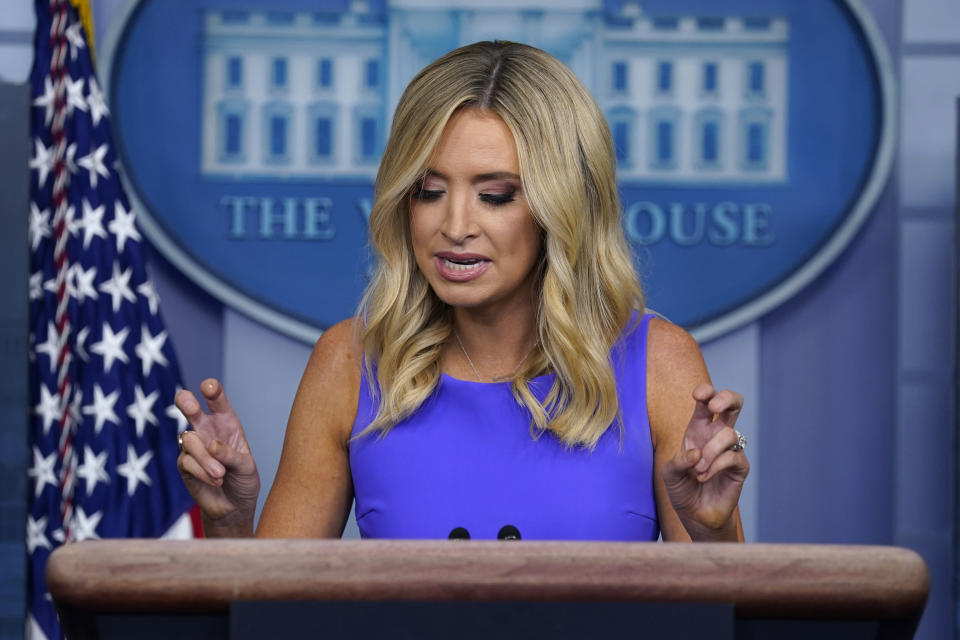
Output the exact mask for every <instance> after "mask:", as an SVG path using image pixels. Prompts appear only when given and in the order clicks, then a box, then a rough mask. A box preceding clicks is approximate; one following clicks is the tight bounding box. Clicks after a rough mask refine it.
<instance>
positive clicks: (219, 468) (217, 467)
mask: <svg viewBox="0 0 960 640" xmlns="http://www.w3.org/2000/svg"><path fill="white" fill-rule="evenodd" d="M207 471H209V472H210V474H211V475H213V476H215V477H217V478H219V477H220V476H222V475H223V471H224V469H223V465H222V464H217V463H212V464H211V465H210V466H209V467H207Z"/></svg>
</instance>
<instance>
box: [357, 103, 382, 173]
mask: <svg viewBox="0 0 960 640" xmlns="http://www.w3.org/2000/svg"><path fill="white" fill-rule="evenodd" d="M354 121H355V131H356V138H355V140H356V142H355V143H354V159H355V161H356V162H357V163H358V164H368V163H370V162H376V161H377V159H378V158H379V155H380V112H379V109H378V108H377V107H375V106H372V105H364V106H360V107H356V108H355V109H354Z"/></svg>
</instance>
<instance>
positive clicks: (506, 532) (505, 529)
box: [497, 524, 520, 540]
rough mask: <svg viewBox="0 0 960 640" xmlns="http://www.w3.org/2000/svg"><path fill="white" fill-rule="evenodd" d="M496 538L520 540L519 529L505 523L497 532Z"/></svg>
mask: <svg viewBox="0 0 960 640" xmlns="http://www.w3.org/2000/svg"><path fill="white" fill-rule="evenodd" d="M497 540H520V529H517V528H516V527H515V526H513V525H512V524H505V525H503V526H502V527H500V531H498V532H497Z"/></svg>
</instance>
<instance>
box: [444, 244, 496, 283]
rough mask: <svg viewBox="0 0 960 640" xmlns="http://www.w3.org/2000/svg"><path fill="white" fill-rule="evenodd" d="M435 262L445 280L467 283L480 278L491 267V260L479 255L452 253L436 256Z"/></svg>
mask: <svg viewBox="0 0 960 640" xmlns="http://www.w3.org/2000/svg"><path fill="white" fill-rule="evenodd" d="M433 262H434V264H435V265H436V267H437V271H438V272H439V273H440V275H441V276H442V277H443V278H444V279H445V280H450V281H452V282H467V281H469V280H473V279H475V278H479V277H480V276H481V275H483V273H484V272H485V271H486V270H487V269H488V268H489V267H490V259H489V258H487V257H486V256H484V255H481V254H478V253H451V252H448V251H444V252H441V253H438V254H436V255H434V257H433Z"/></svg>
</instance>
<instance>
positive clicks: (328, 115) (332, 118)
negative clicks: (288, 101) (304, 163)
mask: <svg viewBox="0 0 960 640" xmlns="http://www.w3.org/2000/svg"><path fill="white" fill-rule="evenodd" d="M336 115H337V105H336V104H335V103H332V102H318V103H316V104H313V105H310V111H309V116H310V126H311V142H312V145H311V148H310V160H311V161H312V162H330V161H332V160H333V159H334V152H335V145H334V140H335V131H336Z"/></svg>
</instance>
